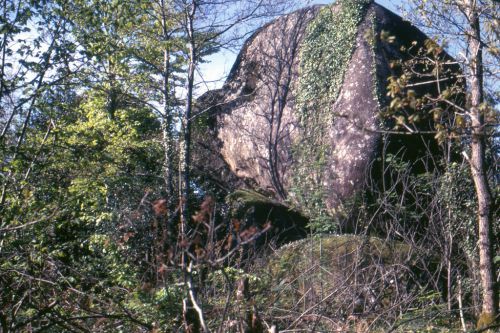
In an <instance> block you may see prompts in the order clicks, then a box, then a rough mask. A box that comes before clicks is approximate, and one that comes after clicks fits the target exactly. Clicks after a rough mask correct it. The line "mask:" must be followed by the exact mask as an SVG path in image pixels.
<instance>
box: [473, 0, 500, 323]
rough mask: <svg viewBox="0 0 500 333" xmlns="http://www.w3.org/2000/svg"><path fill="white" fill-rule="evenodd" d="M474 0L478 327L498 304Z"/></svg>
mask: <svg viewBox="0 0 500 333" xmlns="http://www.w3.org/2000/svg"><path fill="white" fill-rule="evenodd" d="M475 6H476V1H475V0H468V1H467V4H466V13H467V16H468V17H467V18H468V20H469V24H470V28H471V30H470V36H469V39H468V46H469V51H470V55H469V59H468V60H469V66H470V79H469V82H468V83H469V89H470V105H471V109H470V116H471V125H472V143H471V151H472V157H471V160H470V165H471V171H472V178H473V180H474V186H475V189H476V194H477V203H478V207H477V212H478V227H479V244H478V245H479V270H480V276H481V287H482V303H483V304H482V309H481V315H480V318H479V322H478V326H479V327H486V326H488V325H490V324H492V323H493V322H494V320H495V317H496V314H497V311H498V309H497V308H498V304H497V302H496V297H495V282H494V264H493V260H492V259H493V257H492V244H491V240H492V239H493V237H492V230H491V227H492V226H491V215H492V214H491V192H490V188H489V184H488V179H487V176H486V166H485V148H486V143H485V128H484V116H483V115H482V114H481V108H480V106H481V103H483V99H484V91H483V55H482V51H483V50H482V44H481V30H480V29H481V27H480V22H479V16H478V12H477V9H476V7H475Z"/></svg>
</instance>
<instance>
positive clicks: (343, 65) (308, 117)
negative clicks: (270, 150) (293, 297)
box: [291, 0, 371, 232]
mask: <svg viewBox="0 0 500 333" xmlns="http://www.w3.org/2000/svg"><path fill="white" fill-rule="evenodd" d="M369 3H371V1H369V0H363V1H357V0H343V1H339V2H338V4H337V5H335V6H327V7H325V8H323V9H321V10H320V12H319V13H318V15H317V16H316V17H315V18H314V19H313V20H312V22H311V23H310V24H309V26H308V27H307V29H306V33H305V36H304V39H303V42H302V45H301V50H300V77H299V85H298V90H297V104H298V106H297V110H299V111H298V112H299V113H298V115H297V117H298V119H299V120H300V124H301V127H302V131H303V134H302V136H303V140H302V141H300V142H295V143H294V144H293V147H292V150H293V157H294V159H295V164H294V165H295V167H294V170H293V175H294V176H293V179H292V182H293V186H292V194H291V200H292V201H293V202H294V204H296V205H298V206H299V207H301V209H302V210H303V211H304V212H305V213H306V215H307V216H308V217H309V218H310V219H311V226H312V227H313V228H314V229H315V230H317V231H321V232H331V231H335V230H336V229H337V227H336V225H335V224H334V223H332V216H335V215H338V213H339V212H330V211H328V208H327V207H326V206H325V203H324V202H325V195H326V191H325V189H324V185H323V182H324V177H325V169H326V166H327V163H328V159H329V156H328V149H327V147H329V145H330V143H329V140H328V137H329V136H328V128H329V127H330V126H331V124H332V122H333V119H334V111H333V110H332V105H333V103H334V102H335V100H336V99H337V97H338V94H339V92H340V88H341V87H342V82H343V80H344V74H345V71H346V70H347V66H348V64H349V60H350V58H351V55H352V52H353V49H354V46H355V42H356V36H357V31H358V25H359V23H360V22H361V20H362V19H363V17H364V14H365V11H366V6H367V5H368V4H369ZM335 213H337V214H335Z"/></svg>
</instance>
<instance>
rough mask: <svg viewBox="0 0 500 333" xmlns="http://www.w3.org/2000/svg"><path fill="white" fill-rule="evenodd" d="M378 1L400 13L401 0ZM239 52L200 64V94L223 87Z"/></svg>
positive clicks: (321, 1) (314, 1)
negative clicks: (399, 4) (398, 7)
mask: <svg viewBox="0 0 500 333" xmlns="http://www.w3.org/2000/svg"><path fill="white" fill-rule="evenodd" d="M306 2H308V3H309V4H329V3H332V2H334V1H331V0H312V1H304V3H306ZM375 2H376V3H378V4H380V5H382V6H384V7H386V8H388V9H390V10H392V11H393V12H396V13H399V11H398V9H397V4H398V3H400V2H401V1H400V0H375ZM236 56H237V53H236V52H234V51H233V52H232V51H228V50H224V51H221V52H219V53H216V54H214V55H212V56H210V57H209V58H208V59H206V60H208V62H207V63H204V64H201V66H199V77H198V79H200V78H201V77H200V76H202V77H203V80H201V79H200V80H197V81H198V82H203V81H204V82H205V83H201V86H199V87H198V91H197V93H198V94H201V93H203V92H204V91H206V90H208V89H215V88H218V87H221V86H222V84H223V83H224V80H225V78H226V76H227V75H228V73H229V71H230V70H231V67H232V66H233V63H234V60H235V59H236Z"/></svg>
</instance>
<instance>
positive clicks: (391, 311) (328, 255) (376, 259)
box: [252, 235, 439, 330]
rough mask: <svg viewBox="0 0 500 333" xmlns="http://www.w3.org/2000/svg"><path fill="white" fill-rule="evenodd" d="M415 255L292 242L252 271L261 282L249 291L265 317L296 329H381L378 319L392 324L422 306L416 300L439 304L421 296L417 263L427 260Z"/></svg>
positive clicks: (354, 242) (322, 240) (402, 249)
mask: <svg viewBox="0 0 500 333" xmlns="http://www.w3.org/2000/svg"><path fill="white" fill-rule="evenodd" d="M415 250H416V249H414V248H412V247H410V246H408V245H406V244H403V243H400V242H394V241H393V242H389V241H386V240H383V239H380V238H376V237H361V236H347V235H345V236H324V237H314V238H309V239H304V240H301V241H297V242H293V243H290V244H288V245H286V246H283V247H282V248H280V249H279V250H278V251H277V252H276V253H274V254H273V255H272V256H271V257H270V258H268V259H269V260H268V261H266V263H264V264H262V265H261V266H259V267H258V268H256V269H255V270H254V275H255V276H257V277H259V280H258V282H255V283H254V284H253V286H252V287H253V288H254V289H253V290H254V291H255V295H256V296H255V297H256V299H255V301H256V303H257V304H258V306H259V308H260V309H261V310H262V311H263V312H265V313H266V315H267V316H269V317H270V318H274V319H275V320H276V319H278V321H279V318H282V323H281V324H283V325H285V324H284V323H286V326H293V327H294V328H299V327H300V328H304V329H305V328H307V327H308V328H309V329H310V328H311V327H312V326H313V325H314V322H315V320H317V321H318V322H317V323H319V324H320V326H316V328H317V329H319V327H323V329H325V330H334V329H340V328H339V327H341V325H347V326H344V329H345V327H349V326H350V325H352V324H353V321H357V322H363V323H365V324H369V325H370V324H372V323H373V325H378V326H380V325H382V324H383V323H382V322H377V319H379V318H382V317H383V318H385V319H388V318H393V319H394V320H395V319H396V318H398V316H399V315H400V314H401V313H405V312H407V311H408V309H409V308H411V307H412V306H418V305H422V304H419V303H418V302H419V299H417V298H416V295H417V294H419V295H423V294H425V295H431V296H429V299H427V300H426V301H424V302H427V304H430V303H431V301H432V300H431V298H436V297H437V298H439V294H437V295H436V294H435V293H433V292H432V291H429V292H428V293H427V294H426V293H424V290H423V289H422V288H423V287H422V286H423V285H425V280H426V277H425V273H422V272H421V271H420V269H419V267H420V265H419V260H426V259H423V258H421V257H420V256H417V254H416V252H415ZM427 260H429V259H427ZM427 264H428V262H427ZM290 317H292V318H290ZM322 318H323V319H322ZM291 323H292V324H293V325H292V324H291ZM276 324H278V326H280V323H279V322H276ZM337 324H338V325H340V326H338V325H337ZM332 325H333V326H332ZM336 325H337V326H336ZM382 326H383V325H382ZM373 327H375V326H373ZM282 328H284V327H282Z"/></svg>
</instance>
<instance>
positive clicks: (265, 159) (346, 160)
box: [195, 3, 426, 212]
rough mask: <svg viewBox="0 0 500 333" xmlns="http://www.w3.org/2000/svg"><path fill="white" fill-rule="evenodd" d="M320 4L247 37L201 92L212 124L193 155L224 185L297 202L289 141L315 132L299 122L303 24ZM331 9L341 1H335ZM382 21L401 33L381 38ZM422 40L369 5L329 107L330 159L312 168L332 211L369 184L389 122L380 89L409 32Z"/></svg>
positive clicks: (414, 148) (404, 143)
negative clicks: (223, 76) (215, 84)
mask: <svg viewBox="0 0 500 333" xmlns="http://www.w3.org/2000/svg"><path fill="white" fill-rule="evenodd" d="M320 8H321V7H319V6H315V7H309V8H306V9H303V10H300V11H297V12H294V13H292V14H289V15H286V16H283V17H280V18H278V19H277V20H275V21H273V22H271V23H269V24H268V25H266V26H264V27H263V28H261V29H260V30H259V31H257V32H256V33H255V34H254V35H253V36H252V37H251V38H250V39H249V40H247V42H246V43H245V45H244V47H243V49H242V50H241V52H240V54H239V56H238V59H237V61H236V63H235V64H234V66H233V69H232V70H231V73H230V75H229V77H228V79H227V81H226V83H225V85H224V87H223V88H222V89H220V90H216V91H211V92H208V93H207V94H205V95H204V96H202V97H201V98H200V99H199V100H198V105H199V112H204V114H205V115H209V116H208V131H203V133H200V134H199V135H198V136H197V137H198V143H200V144H201V146H200V147H198V149H199V150H200V151H201V153H200V154H201V155H200V156H205V157H202V158H199V159H198V160H197V161H196V160H195V164H198V165H204V167H205V169H211V170H212V174H213V175H214V177H215V178H218V181H219V182H221V183H224V184H226V186H227V188H228V189H234V188H238V187H252V188H257V189H259V190H261V191H263V192H265V193H267V194H269V195H270V196H272V197H274V198H275V199H277V200H279V201H284V200H286V199H291V200H292V201H294V200H293V195H291V194H292V191H291V188H292V186H293V181H292V178H293V176H294V175H293V172H294V163H296V161H295V160H294V153H293V147H300V145H301V142H303V141H304V139H305V135H311V133H310V132H307V131H305V130H304V128H303V126H302V124H301V123H300V116H299V112H300V110H298V107H297V99H296V98H297V89H298V86H299V84H298V82H299V62H300V59H299V58H300V47H301V43H302V41H303V37H304V34H305V31H306V27H307V26H308V24H309V23H310V22H311V20H312V19H314V17H315V16H316V15H317V14H318V12H319V10H320ZM332 10H333V11H338V10H342V8H340V5H337V6H334V7H332ZM382 30H384V31H388V32H389V33H390V35H393V36H395V37H396V38H395V40H396V41H395V42H394V43H390V44H389V43H383V42H381V41H380V38H378V36H379V35H380V32H381V31H382ZM425 39H426V36H425V35H424V34H423V33H421V32H420V31H419V30H417V29H416V28H415V27H413V26H411V25H410V24H409V23H406V22H404V21H403V20H402V19H401V18H400V17H399V16H397V15H395V14H393V13H392V12H390V11H388V10H387V9H385V8H383V7H381V6H379V5H376V4H373V3H372V4H370V5H368V7H367V9H366V11H365V14H364V17H363V19H362V20H361V22H360V24H359V25H358V32H357V37H356V39H355V45H354V47H353V51H352V55H351V60H350V61H349V63H348V64H346V71H345V75H344V79H343V83H342V85H341V89H340V93H339V95H338V97H337V99H336V100H335V101H333V102H332V103H331V106H330V108H331V112H332V114H334V115H335V116H334V117H332V119H331V120H327V119H325V122H329V123H326V124H325V125H326V128H327V131H326V133H327V136H328V138H326V140H327V142H328V145H327V148H326V152H325V155H326V163H325V165H326V167H324V168H322V170H321V171H317V170H316V169H314V168H311V173H314V172H320V173H321V175H319V176H320V177H319V178H321V179H322V183H321V186H322V187H323V189H324V193H325V195H324V200H325V205H326V207H327V209H328V210H330V211H332V212H334V211H335V210H336V208H337V207H338V206H339V205H340V204H341V203H342V201H343V200H345V199H348V198H350V197H351V196H352V195H353V194H355V193H356V191H358V190H359V189H361V188H362V187H363V185H364V184H365V182H366V178H367V175H368V174H369V172H368V169H369V168H370V166H371V164H372V162H373V161H374V159H375V158H376V157H377V155H378V154H379V153H380V147H381V140H382V134H381V131H380V129H381V126H383V125H382V121H381V120H380V118H379V112H380V110H381V108H383V107H384V106H386V105H387V103H388V101H387V100H386V99H385V97H383V96H384V95H385V93H384V92H385V86H386V82H387V78H388V77H389V76H390V75H391V73H392V69H391V68H390V66H389V63H390V62H391V60H394V59H404V58H405V55H404V54H402V53H401V51H400V48H401V46H402V45H410V44H411V42H412V41H417V42H418V43H419V44H420V45H422V44H423V41H424V40H425ZM419 93H422V92H419ZM380 96H382V97H380ZM306 133H308V134H306ZM312 135H313V134H312ZM418 140H420V139H412V138H407V139H404V140H403V139H402V137H401V136H400V137H398V138H397V139H394V140H392V141H393V143H392V144H393V145H394V148H395V149H399V148H401V147H403V148H405V147H406V148H411V149H409V151H411V154H413V155H414V156H418V155H419V154H420V152H419V150H422V153H423V150H424V149H425V148H424V145H423V144H421V143H420V144H419V143H418V142H419V141H418ZM408 145H411V147H408ZM209 155H210V156H211V158H207V156H209ZM209 160H210V162H208V161H209ZM309 162H310V164H311V166H313V165H314V164H315V161H309ZM217 175H219V176H217ZM291 196H292V198H291ZM298 208H299V209H300V204H299V207H298Z"/></svg>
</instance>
